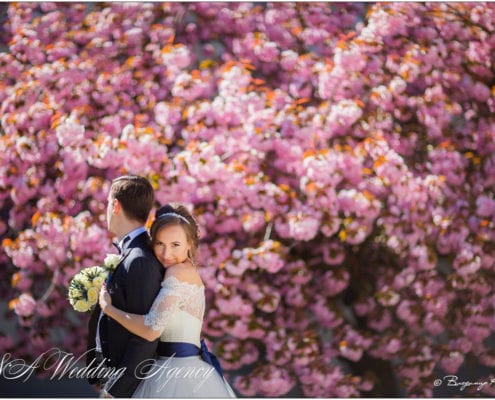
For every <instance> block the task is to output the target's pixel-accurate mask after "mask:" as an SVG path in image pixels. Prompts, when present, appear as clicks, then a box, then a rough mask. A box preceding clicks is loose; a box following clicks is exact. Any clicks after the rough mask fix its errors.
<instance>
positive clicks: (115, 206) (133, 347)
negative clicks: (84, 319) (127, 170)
mask: <svg viewBox="0 0 495 400" xmlns="http://www.w3.org/2000/svg"><path fill="white" fill-rule="evenodd" d="M153 201H154V193H153V187H152V186H151V184H150V183H149V181H148V180H147V179H145V178H143V177H140V176H134V175H126V176H121V177H119V178H116V179H115V180H114V181H113V182H112V186H111V188H110V193H109V195H108V206H107V225H108V230H109V231H110V232H111V233H113V234H115V235H116V236H117V238H118V240H119V243H118V245H119V248H120V254H121V260H120V263H119V265H118V266H117V269H116V270H115V271H114V273H113V274H112V275H111V276H110V278H109V279H108V281H107V282H108V283H107V287H108V291H109V293H110V295H111V297H112V303H113V304H114V305H115V306H116V307H118V308H121V309H122V310H125V311H128V312H130V313H134V314H146V313H147V312H148V311H149V309H150V308H151V305H152V304H153V300H154V299H155V297H156V296H157V294H158V291H159V290H160V285H161V282H162V279H163V275H164V269H163V267H162V265H161V264H160V263H159V261H158V260H157V259H156V258H155V256H154V254H153V253H152V251H151V249H150V248H149V247H148V234H147V232H146V230H145V228H144V224H145V223H146V220H147V219H148V215H149V213H150V211H151V208H152V206H153ZM158 340H159V339H157V340H155V341H153V342H149V341H147V340H146V339H143V338H141V337H139V336H136V335H134V334H132V333H131V332H129V331H128V330H126V329H125V328H124V327H123V326H122V325H119V324H118V323H117V322H116V321H114V320H113V319H111V318H109V317H107V316H106V315H104V314H103V313H101V310H100V307H99V306H98V304H97V305H96V308H95V309H94V311H93V313H92V315H91V318H90V321H89V326H88V353H87V354H88V356H87V359H86V363H87V364H88V365H89V364H90V363H91V361H92V360H93V359H95V358H96V363H95V362H94V361H93V363H94V364H99V363H100V362H101V360H105V361H106V366H107V367H115V369H121V368H123V369H124V373H123V374H122V375H121V376H119V377H118V378H117V379H115V380H113V381H112V382H106V385H105V390H104V391H103V394H104V395H105V396H106V397H110V396H112V397H131V396H132V393H133V392H134V390H136V388H137V386H138V384H139V382H140V378H142V377H143V376H142V372H143V371H140V369H139V364H140V363H141V362H142V361H144V360H148V359H152V358H154V357H155V351H156V348H157V345H158ZM148 364H149V363H148ZM140 372H141V374H140ZM88 380H89V383H91V384H96V385H97V387H99V386H101V385H102V384H104V383H105V382H103V381H100V380H98V379H93V378H90V379H88Z"/></svg>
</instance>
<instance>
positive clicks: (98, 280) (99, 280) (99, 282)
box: [93, 275, 106, 289]
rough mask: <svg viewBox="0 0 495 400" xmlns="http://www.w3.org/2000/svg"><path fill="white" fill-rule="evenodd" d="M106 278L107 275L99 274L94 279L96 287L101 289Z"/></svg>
mask: <svg viewBox="0 0 495 400" xmlns="http://www.w3.org/2000/svg"><path fill="white" fill-rule="evenodd" d="M105 278H106V277H105V276H102V275H100V276H97V277H96V278H95V279H93V285H94V287H96V288H98V289H99V288H100V287H101V285H103V282H105Z"/></svg>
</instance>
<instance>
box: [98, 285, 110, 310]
mask: <svg viewBox="0 0 495 400" xmlns="http://www.w3.org/2000/svg"><path fill="white" fill-rule="evenodd" d="M98 302H99V303H100V307H101V309H102V311H103V312H105V310H106V309H107V307H110V306H111V305H112V298H111V297H110V294H109V293H108V290H107V285H106V283H104V284H103V285H101V289H100V297H99V299H98Z"/></svg>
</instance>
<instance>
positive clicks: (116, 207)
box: [112, 199, 122, 214]
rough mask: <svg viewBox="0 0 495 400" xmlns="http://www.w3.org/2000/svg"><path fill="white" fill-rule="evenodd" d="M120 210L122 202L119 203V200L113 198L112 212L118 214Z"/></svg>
mask: <svg viewBox="0 0 495 400" xmlns="http://www.w3.org/2000/svg"><path fill="white" fill-rule="evenodd" d="M121 210H122V204H120V201H118V200H117V199H113V207H112V212H113V213H114V214H118V213H120V211H121Z"/></svg>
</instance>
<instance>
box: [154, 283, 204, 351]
mask: <svg viewBox="0 0 495 400" xmlns="http://www.w3.org/2000/svg"><path fill="white" fill-rule="evenodd" d="M204 289H205V288H204V286H198V285H196V284H193V283H188V282H183V281H179V280H178V279H177V278H176V277H175V276H169V277H167V278H165V279H164V280H163V282H162V288H161V289H160V292H159V293H158V296H157V297H156V299H155V301H154V302H153V305H152V306H151V309H150V311H149V312H148V314H146V315H145V317H144V324H145V325H146V326H150V327H152V328H153V329H154V330H160V331H162V334H161V336H160V340H161V341H163V342H188V343H193V344H195V345H197V346H200V341H199V339H200V335H201V326H202V324H203V316H204V312H205V292H204Z"/></svg>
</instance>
